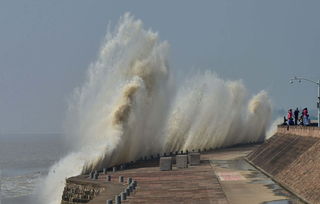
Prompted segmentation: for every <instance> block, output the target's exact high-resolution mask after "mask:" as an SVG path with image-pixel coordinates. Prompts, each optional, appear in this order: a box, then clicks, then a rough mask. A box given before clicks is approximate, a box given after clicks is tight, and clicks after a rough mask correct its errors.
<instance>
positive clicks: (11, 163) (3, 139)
mask: <svg viewBox="0 0 320 204" xmlns="http://www.w3.org/2000/svg"><path fill="white" fill-rule="evenodd" d="M65 152H66V148H65V146H64V143H63V136H62V135H61V134H9V135H1V136H0V171H1V177H0V178H1V180H0V182H1V202H0V204H18V203H19V204H20V203H24V204H32V203H33V202H32V197H33V192H34V190H35V189H36V187H37V184H38V183H39V182H41V179H42V178H43V177H44V176H45V175H46V174H47V172H48V169H49V167H50V166H51V165H53V164H54V163H55V162H56V161H57V160H59V158H61V157H62V156H63V155H65Z"/></svg>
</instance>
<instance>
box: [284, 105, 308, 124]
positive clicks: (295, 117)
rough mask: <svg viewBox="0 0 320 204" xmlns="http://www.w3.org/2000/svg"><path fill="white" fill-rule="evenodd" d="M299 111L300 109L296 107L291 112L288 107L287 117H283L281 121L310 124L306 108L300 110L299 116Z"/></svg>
mask: <svg viewBox="0 0 320 204" xmlns="http://www.w3.org/2000/svg"><path fill="white" fill-rule="evenodd" d="M299 113H300V111H299V109H298V108H296V110H295V111H294V112H293V113H292V109H289V110H288V115H287V118H286V117H284V122H283V123H284V124H285V125H305V126H308V125H310V119H309V113H308V109H307V108H304V109H303V110H302V113H301V115H300V117H299Z"/></svg>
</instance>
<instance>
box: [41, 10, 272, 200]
mask: <svg viewBox="0 0 320 204" xmlns="http://www.w3.org/2000/svg"><path fill="white" fill-rule="evenodd" d="M168 50H169V45H168V43H167V42H162V41H160V40H159V37H158V34H157V33H154V32H152V31H151V30H145V29H144V28H143V24H142V22H141V21H140V20H136V19H135V18H134V17H133V16H131V15H130V14H125V15H124V16H123V17H121V19H120V21H119V23H118V25H117V26H116V28H115V31H114V32H108V34H107V36H106V38H105V42H104V43H103V45H102V47H101V50H100V53H99V56H98V59H97V60H96V62H95V63H93V64H92V65H91V66H90V67H89V69H88V76H87V80H86V82H85V84H84V85H83V86H82V87H80V88H78V89H76V90H75V93H74V95H73V97H72V100H71V101H70V104H69V109H68V117H67V122H66V126H67V131H66V135H67V136H68V137H70V141H72V147H71V153H70V154H69V155H67V156H66V157H65V158H63V159H61V160H60V161H59V162H57V163H56V164H55V165H54V166H53V167H52V168H51V170H50V172H49V175H48V176H47V178H46V179H45V181H44V182H45V183H44V186H45V188H43V189H42V192H41V197H40V198H39V199H40V200H42V202H43V201H46V203H49V204H58V203H60V201H61V196H62V191H63V188H64V184H65V178H66V177H70V176H75V175H78V174H81V173H83V172H87V171H90V170H92V169H97V168H98V169H99V168H102V167H107V166H112V165H116V164H119V163H122V162H126V161H132V160H135V159H137V158H139V157H141V156H145V155H151V154H155V153H159V152H168V151H176V150H182V149H183V150H186V149H199V148H210V147H213V148H214V147H224V146H230V145H234V144H239V143H248V142H256V141H259V140H263V139H264V136H265V131H266V128H267V126H268V123H269V120H270V112H271V110H270V109H271V105H270V101H269V99H268V96H267V93H266V92H264V91H262V92H260V93H258V94H257V95H255V96H253V97H252V98H251V99H249V98H248V94H247V91H246V89H245V87H244V85H243V84H242V82H241V81H224V80H222V79H220V78H218V77H217V76H216V75H215V74H214V73H212V72H210V71H207V72H203V73H199V72H197V73H196V74H194V75H193V76H192V77H190V78H187V79H186V80H184V81H183V82H181V81H175V79H174V77H173V76H172V74H171V73H172V71H170V70H172V68H170V67H169V65H168V60H167V59H168Z"/></svg>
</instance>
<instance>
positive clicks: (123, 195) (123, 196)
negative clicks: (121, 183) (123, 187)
mask: <svg viewBox="0 0 320 204" xmlns="http://www.w3.org/2000/svg"><path fill="white" fill-rule="evenodd" d="M120 195H121V200H127V193H126V192H122V193H121V194H120Z"/></svg>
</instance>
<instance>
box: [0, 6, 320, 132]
mask: <svg viewBox="0 0 320 204" xmlns="http://www.w3.org/2000/svg"><path fill="white" fill-rule="evenodd" d="M319 10H320V1H317V0H314V1H310V0H300V1H294V0H268V1H257V0H252V1H244V0H241V1H239V0H233V1H231V0H208V1H206V0H201V1H195V0H194V1H186V0H183V1H182V0H181V1H178V0H176V1H172V0H170V1H169V0H166V1H150V0H145V1H140V0H135V1H105V0H92V1H91V0H90V1H89V0H60V1H49V0H28V1H19V0H1V1H0V130H1V131H2V132H60V131H61V130H62V128H61V127H62V122H63V120H64V114H65V109H66V104H67V103H66V100H67V98H68V97H69V96H70V95H71V93H72V90H73V89H74V88H75V87H77V86H80V85H81V84H82V83H83V81H84V76H85V72H86V70H87V67H88V65H89V64H90V63H91V62H93V61H94V60H95V58H96V56H97V53H98V50H99V47H100V45H101V42H102V40H103V37H104V35H105V33H106V30H107V25H108V23H109V22H111V24H113V25H114V24H115V23H116V22H117V21H118V19H119V17H120V16H121V15H123V14H124V13H125V12H131V13H132V14H133V15H135V16H136V17H137V18H139V19H141V20H142V21H143V22H144V23H145V27H146V28H152V29H153V30H154V31H158V32H159V35H160V38H161V39H162V40H167V41H168V42H169V43H170V44H171V56H170V63H171V66H174V67H176V68H178V69H181V70H182V69H189V68H190V67H196V68H199V69H211V70H214V71H216V72H217V74H218V75H220V76H221V77H222V78H225V79H243V81H244V83H245V85H246V86H247V87H248V89H249V90H250V91H251V93H256V92H257V91H259V90H261V89H266V90H267V91H268V92H269V93H270V96H271V98H272V101H273V103H274V104H275V107H277V108H285V109H287V108H289V107H296V106H299V107H300V106H301V107H304V106H308V107H311V108H312V107H313V108H315V96H316V91H317V90H316V87H314V86H313V85H312V84H307V83H303V84H300V85H293V86H292V85H289V83H288V80H289V78H290V77H291V76H294V75H298V76H304V77H308V78H310V79H314V80H318V79H320V23H319V20H320V12H319Z"/></svg>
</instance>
